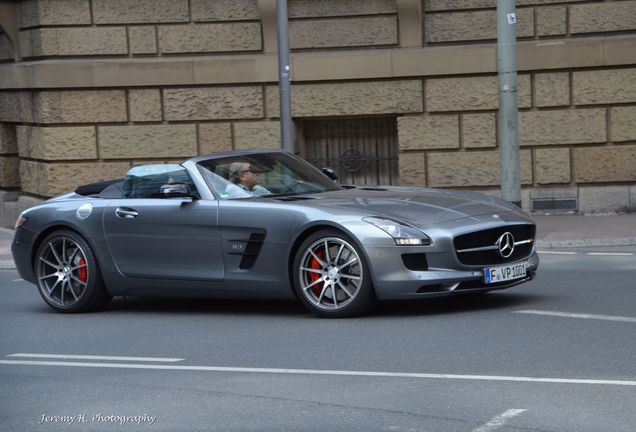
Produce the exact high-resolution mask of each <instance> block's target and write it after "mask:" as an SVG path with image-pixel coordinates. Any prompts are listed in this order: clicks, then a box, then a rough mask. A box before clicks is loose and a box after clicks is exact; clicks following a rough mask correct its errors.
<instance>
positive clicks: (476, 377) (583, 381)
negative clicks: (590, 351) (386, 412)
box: [0, 360, 636, 387]
mask: <svg viewBox="0 0 636 432" xmlns="http://www.w3.org/2000/svg"><path fill="white" fill-rule="evenodd" d="M0 364H6V365H25V366H62V367H88V368H110V369H148V370H171V371H194V372H230V373H241V372H242V373H260V374H278V375H322V376H350V377H379V378H420V379H449V380H471V381H508V382H528V383H546V384H587V385H590V384H591V385H615V386H631V387H636V381H629V380H607V379H602V380H599V379H578V378H539V377H524V376H499V375H458V374H432V373H409V372H373V371H345V370H321V369H281V368H251V367H227V366H186V365H163V364H139V363H84V362H56V361H35V360H0Z"/></svg>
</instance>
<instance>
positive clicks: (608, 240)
mask: <svg viewBox="0 0 636 432" xmlns="http://www.w3.org/2000/svg"><path fill="white" fill-rule="evenodd" d="M532 219H534V221H535V222H536V224H537V247H538V248H539V249H541V248H543V249H548V248H569V247H597V246H636V214H629V215H609V216H593V215H592V216H579V215H558V216H557V215H555V216H532ZM12 239H13V231H12V230H10V229H6V228H0V269H12V268H14V266H13V260H12V258H11V241H12Z"/></svg>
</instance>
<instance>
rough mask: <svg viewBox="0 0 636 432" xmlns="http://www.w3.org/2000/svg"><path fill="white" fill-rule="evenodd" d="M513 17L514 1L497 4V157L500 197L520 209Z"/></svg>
mask: <svg viewBox="0 0 636 432" xmlns="http://www.w3.org/2000/svg"><path fill="white" fill-rule="evenodd" d="M516 27H517V15H516V13H515V0H497V69H498V71H499V126H498V129H499V154H500V157H501V196H502V198H503V199H504V200H506V201H508V202H511V203H512V204H515V205H516V206H517V207H521V173H520V171H521V168H520V162H519V133H518V119H517V117H518V107H517V29H516Z"/></svg>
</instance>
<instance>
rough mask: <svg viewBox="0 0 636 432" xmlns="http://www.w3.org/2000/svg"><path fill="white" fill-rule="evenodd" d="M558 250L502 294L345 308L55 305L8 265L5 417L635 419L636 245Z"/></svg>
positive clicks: (187, 421) (105, 423) (405, 424)
mask: <svg viewBox="0 0 636 432" xmlns="http://www.w3.org/2000/svg"><path fill="white" fill-rule="evenodd" d="M554 252H555V251H551V253H550V254H544V253H542V254H541V259H542V263H541V267H540V274H539V275H538V277H537V278H536V279H535V280H534V281H533V282H531V283H528V284H525V285H522V286H519V287H515V288H512V289H510V290H507V291H502V292H498V293H490V294H488V295H485V296H481V297H466V298H459V297H455V298H451V299H441V300H426V301H419V302H408V303H405V302H397V303H385V304H382V305H381V306H380V308H379V309H378V310H377V312H376V313H375V314H374V315H372V316H368V317H364V318H357V319H345V320H326V319H318V318H314V317H313V316H311V315H309V314H307V313H306V312H305V311H304V310H303V309H302V308H301V306H300V305H298V304H295V303H291V302H270V301H268V302H263V301H249V302H245V301H241V302H238V301H219V300H205V301H200V300H197V301H183V300H140V299H127V300H116V301H114V302H113V303H112V304H111V305H110V306H109V307H108V309H107V310H106V311H104V312H100V313H92V314H83V315H60V314H56V313H53V312H52V311H51V310H50V309H49V308H48V307H47V306H46V305H45V304H44V302H43V301H42V300H41V299H40V297H39V295H38V294H37V291H36V289H35V287H33V286H31V285H29V284H28V283H26V282H24V281H21V280H19V277H18V275H17V274H16V273H15V272H14V271H10V270H3V271H0V290H1V291H0V293H1V295H2V297H1V299H2V300H1V301H0V430H2V431H47V432H48V431H58V430H64V431H88V430H90V431H99V430H105V431H112V430H118V431H123V430H125V431H137V430H139V431H144V430H164V431H216V430H218V431H280V430H289V431H340V430H342V431H435V432H440V431H458V432H459V431H462V432H490V431H495V430H497V431H578V432H580V431H595V432H596V431H630V432H631V431H634V430H636V409H635V407H636V308H635V306H636V248H634V247H631V248H629V247H626V248H621V249H619V248H611V249H602V250H601V249H588V250H585V249H568V250H567V251H566V252H567V254H560V253H554ZM557 252H558V251H557ZM604 252H609V253H613V254H616V253H625V255H590V253H604ZM16 354H17V355H16ZM36 354H43V355H44V356H35V355H36ZM53 355H58V356H59V357H54V356H53ZM68 356H80V357H68ZM83 356H101V357H103V358H91V357H88V358H85V357H83ZM112 357H128V358H112Z"/></svg>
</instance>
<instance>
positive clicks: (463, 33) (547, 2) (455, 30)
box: [424, 0, 636, 45]
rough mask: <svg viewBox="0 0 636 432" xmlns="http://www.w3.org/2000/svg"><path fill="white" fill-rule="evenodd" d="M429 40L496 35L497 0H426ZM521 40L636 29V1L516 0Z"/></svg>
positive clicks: (464, 40)
mask: <svg viewBox="0 0 636 432" xmlns="http://www.w3.org/2000/svg"><path fill="white" fill-rule="evenodd" d="M424 5H425V29H426V32H425V43H426V44H434V45H437V44H444V43H457V42H462V43H471V42H485V41H495V40H496V39H497V17H496V9H497V2H496V0H426V1H425V2H424ZM516 5H517V19H518V21H517V23H518V25H517V36H518V37H519V38H520V39H521V40H532V39H548V38H563V37H582V36H589V35H598V34H603V33H609V32H631V31H633V30H634V28H636V2H634V1H630V0H621V1H588V2H582V1H579V0H517V2H516Z"/></svg>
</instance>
